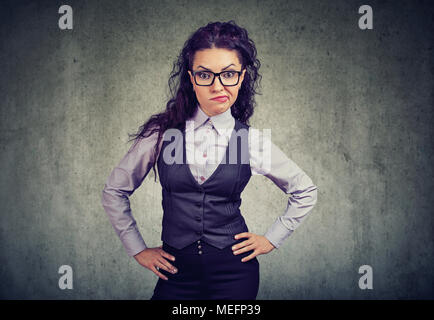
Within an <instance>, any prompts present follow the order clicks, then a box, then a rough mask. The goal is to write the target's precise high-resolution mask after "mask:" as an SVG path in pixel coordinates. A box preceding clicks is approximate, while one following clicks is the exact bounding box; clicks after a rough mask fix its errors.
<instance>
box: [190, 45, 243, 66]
mask: <svg viewBox="0 0 434 320" xmlns="http://www.w3.org/2000/svg"><path fill="white" fill-rule="evenodd" d="M240 65H241V63H240V61H239V59H238V55H237V51H236V50H228V49H221V48H213V49H203V50H199V51H196V53H195V55H194V61H193V67H196V68H197V67H199V66H202V67H205V68H207V69H210V70H214V69H216V70H222V69H223V68H225V67H228V66H230V67H234V66H235V67H237V66H240Z"/></svg>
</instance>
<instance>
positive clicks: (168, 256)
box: [160, 250, 175, 261]
mask: <svg viewBox="0 0 434 320" xmlns="http://www.w3.org/2000/svg"><path fill="white" fill-rule="evenodd" d="M160 254H161V255H162V256H163V257H165V258H167V259H169V260H172V261H175V257H174V256H172V255H171V254H169V253H167V252H166V251H164V250H161V252H160Z"/></svg>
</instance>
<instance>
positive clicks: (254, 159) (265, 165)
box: [102, 106, 317, 256]
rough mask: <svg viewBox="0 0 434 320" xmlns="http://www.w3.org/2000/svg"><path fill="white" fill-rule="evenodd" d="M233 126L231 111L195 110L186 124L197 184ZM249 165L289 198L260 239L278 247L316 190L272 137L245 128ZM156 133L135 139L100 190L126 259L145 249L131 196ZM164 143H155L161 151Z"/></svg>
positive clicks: (208, 172)
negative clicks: (262, 238) (214, 112)
mask: <svg viewBox="0 0 434 320" xmlns="http://www.w3.org/2000/svg"><path fill="white" fill-rule="evenodd" d="M234 126H235V119H234V118H233V117H232V114H231V111H230V108H229V109H228V110H226V111H225V112H223V113H221V114H218V115H215V116H212V117H208V116H207V115H206V114H205V113H204V112H203V110H202V109H201V108H200V107H199V106H197V110H196V112H195V114H194V115H193V117H192V118H191V119H189V120H187V121H186V141H185V143H186V156H187V163H188V165H189V168H190V170H191V173H192V174H193V176H194V178H195V179H196V180H197V182H198V183H199V184H202V183H204V182H205V181H206V180H207V178H208V177H210V176H211V174H212V173H213V172H214V170H215V169H216V168H217V166H218V164H219V163H220V162H221V161H222V159H223V156H224V152H225V149H226V148H227V146H228V143H229V138H230V134H231V132H232V130H233V128H234ZM248 141H249V155H250V158H249V161H250V167H251V171H252V175H264V176H266V177H267V178H269V179H270V180H271V181H273V182H274V183H275V184H276V185H277V186H278V187H279V188H280V189H281V190H282V191H283V192H285V193H286V194H287V195H289V198H288V203H287V206H286V209H285V210H284V212H283V214H282V215H280V216H279V217H277V219H276V220H275V222H274V223H273V224H272V225H271V226H270V227H269V229H268V231H267V232H266V233H265V234H264V236H265V237H266V238H267V239H268V240H269V241H270V242H271V243H272V244H273V246H274V247H276V248H279V247H280V245H281V244H282V243H283V241H284V240H285V239H286V238H287V237H288V236H289V235H290V234H291V233H292V232H293V231H294V230H295V229H296V228H297V227H298V226H299V225H300V223H301V222H302V221H303V220H304V219H305V218H306V216H307V214H308V213H309V212H310V211H311V210H312V208H313V207H314V205H315V204H316V202H317V186H315V185H314V184H313V182H312V180H311V179H310V178H309V176H307V174H306V173H305V172H304V171H303V170H301V169H300V168H299V167H298V166H297V164H295V163H294V162H293V161H292V160H291V159H289V158H288V157H287V156H286V155H285V154H284V153H283V152H282V151H281V150H280V149H279V148H278V147H277V146H276V145H275V144H274V143H272V141H271V138H270V134H266V132H262V131H261V130H257V129H254V128H252V127H250V128H249V139H248ZM156 142H157V133H154V134H152V135H151V136H149V137H147V138H143V139H140V140H136V141H135V142H134V143H133V145H132V146H131V147H130V149H129V150H128V152H127V154H126V155H125V156H124V157H123V158H122V160H121V161H120V163H119V164H118V165H117V166H116V167H115V168H114V169H113V171H112V172H111V174H110V176H109V177H108V179H107V182H106V184H105V186H104V189H103V192H102V205H103V207H104V210H105V211H106V213H107V215H108V217H109V219H110V222H111V224H112V225H113V228H114V230H115V232H116V234H117V235H118V237H119V238H120V240H121V241H122V244H123V246H124V248H125V249H126V251H127V253H128V255H129V256H134V255H136V254H137V253H139V252H141V251H143V250H144V249H146V248H147V246H146V244H145V242H144V240H143V238H142V236H141V234H140V232H139V230H138V228H137V225H136V221H135V219H134V217H133V215H132V213H131V208H130V201H129V197H130V196H131V195H132V194H133V192H134V191H135V190H136V189H137V188H138V187H139V186H140V185H141V184H142V182H143V179H144V178H145V177H146V176H147V174H148V173H149V171H150V169H151V168H152V163H153V162H154V158H153V149H154V146H155V144H156ZM162 143H163V139H161V141H160V144H159V149H158V150H161V146H162Z"/></svg>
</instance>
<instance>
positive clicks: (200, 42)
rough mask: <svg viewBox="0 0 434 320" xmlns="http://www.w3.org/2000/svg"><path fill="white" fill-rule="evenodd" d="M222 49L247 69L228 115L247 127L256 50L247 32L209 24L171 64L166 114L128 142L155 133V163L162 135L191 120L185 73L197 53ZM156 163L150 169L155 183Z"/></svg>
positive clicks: (191, 96) (256, 79)
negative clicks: (232, 55) (156, 135)
mask: <svg viewBox="0 0 434 320" xmlns="http://www.w3.org/2000/svg"><path fill="white" fill-rule="evenodd" d="M212 48H224V49H230V50H236V51H237V56H238V59H239V61H240V62H241V66H242V69H244V68H246V72H245V76H244V80H243V82H242V84H241V87H240V90H239V92H238V97H237V100H236V101H235V103H234V104H233V105H232V106H231V114H232V116H233V117H234V118H235V119H237V120H238V121H240V122H242V123H244V124H246V125H250V124H249V118H250V117H251V116H252V115H253V111H254V107H255V105H256V103H255V99H254V95H255V94H261V93H259V92H258V91H257V89H258V88H259V85H260V80H261V78H262V77H261V75H260V74H259V73H258V70H259V68H260V66H261V63H260V62H259V60H258V59H257V58H256V53H257V52H256V46H255V44H254V42H253V41H252V40H251V39H249V36H248V33H247V30H246V29H244V28H241V27H240V26H238V25H237V24H236V23H235V22H234V21H233V20H230V21H228V22H212V23H208V24H207V25H206V26H204V27H201V28H199V29H198V30H197V31H195V32H194V33H193V34H192V35H191V36H190V38H189V39H188V40H187V41H186V42H185V44H184V48H183V49H182V51H181V53H180V55H179V56H178V58H177V60H176V61H175V62H174V64H173V69H172V72H171V73H170V78H169V81H168V84H169V89H170V97H171V98H170V100H169V101H168V102H167V104H166V110H165V111H163V112H161V113H157V114H154V115H152V116H151V117H150V118H149V119H148V120H147V121H146V122H145V123H144V124H143V125H142V126H140V128H139V130H138V132H137V133H135V134H128V135H129V137H132V139H130V140H129V141H131V140H137V139H141V138H145V137H149V136H150V135H152V134H153V133H154V132H156V131H158V139H157V143H156V145H155V149H154V159H155V160H156V159H157V155H158V146H159V143H160V141H161V139H162V137H163V134H164V132H165V131H166V130H167V129H169V128H176V129H179V130H183V131H184V130H185V122H186V120H187V119H189V118H190V117H192V116H193V114H194V111H195V110H196V106H197V104H198V101H197V98H196V95H195V93H194V91H193V86H192V84H191V82H190V78H189V74H188V72H187V71H188V70H191V69H192V66H193V59H194V55H195V53H196V51H199V50H202V49H212ZM155 164H156V161H154V163H153V165H152V168H153V170H154V175H155V181H156V176H157V173H156V170H155Z"/></svg>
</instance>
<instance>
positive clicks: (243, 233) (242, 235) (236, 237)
mask: <svg viewBox="0 0 434 320" xmlns="http://www.w3.org/2000/svg"><path fill="white" fill-rule="evenodd" d="M248 237H250V232H241V233H239V234H237V235H235V239H240V238H248Z"/></svg>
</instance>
